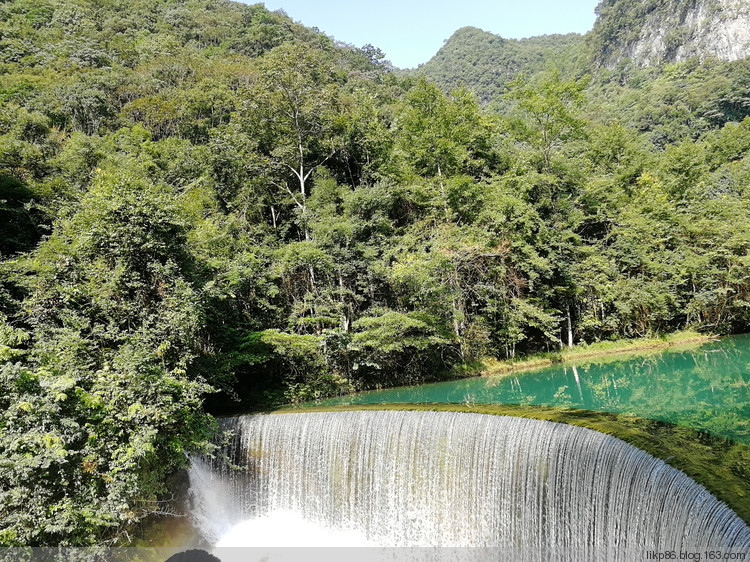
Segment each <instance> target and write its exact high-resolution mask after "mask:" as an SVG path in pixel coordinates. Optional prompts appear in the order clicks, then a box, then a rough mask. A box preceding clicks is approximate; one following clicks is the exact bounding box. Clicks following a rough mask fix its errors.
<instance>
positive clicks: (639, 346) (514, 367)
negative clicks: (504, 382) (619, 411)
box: [464, 331, 719, 377]
mask: <svg viewBox="0 0 750 562" xmlns="http://www.w3.org/2000/svg"><path fill="white" fill-rule="evenodd" d="M718 339H719V337H718V336H715V335H711V334H699V333H697V332H690V331H684V332H674V333H672V334H668V335H666V336H663V337H655V338H638V339H621V340H615V341H605V342H595V343H591V344H583V345H580V344H579V345H575V346H573V347H572V348H566V349H563V350H561V351H550V352H542V353H536V354H534V355H529V356H526V357H519V358H517V359H503V360H498V359H494V358H485V359H482V360H480V361H479V362H478V365H477V366H476V368H475V369H468V370H467V371H466V373H465V374H464V376H483V377H490V376H502V375H508V374H514V373H519V372H523V371H531V370H535V369H542V368H544V367H551V366H552V365H557V364H561V363H568V362H572V361H577V360H579V359H593V358H598V357H607V356H616V355H627V354H630V353H642V352H644V351H660V350H664V349H669V348H674V347H682V346H686V347H690V346H694V345H700V344H704V343H708V342H711V341H717V340H718Z"/></svg>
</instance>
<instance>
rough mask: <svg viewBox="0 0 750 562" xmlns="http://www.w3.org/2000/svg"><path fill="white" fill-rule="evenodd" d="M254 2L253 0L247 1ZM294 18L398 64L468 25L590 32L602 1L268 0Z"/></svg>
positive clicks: (421, 56) (523, 33)
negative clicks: (372, 49) (369, 47)
mask: <svg viewBox="0 0 750 562" xmlns="http://www.w3.org/2000/svg"><path fill="white" fill-rule="evenodd" d="M244 1H245V2H247V3H250V4H253V3H255V2H253V1H252V0H244ZM264 4H265V5H266V8H268V9H269V10H278V9H283V10H284V11H285V12H286V13H287V14H288V15H289V16H290V17H291V18H292V19H293V20H295V21H299V22H301V23H303V24H305V25H307V26H309V27H317V28H318V29H320V30H321V31H323V32H324V33H326V34H328V35H331V36H333V37H335V38H336V39H338V40H339V41H344V42H346V43H351V44H353V45H356V46H357V47H361V46H362V45H365V44H367V43H371V44H372V45H375V46H376V47H379V48H380V49H382V50H383V52H385V54H386V56H387V58H388V59H389V60H390V61H391V62H392V63H393V64H394V65H395V66H397V67H400V68H413V67H415V66H417V65H419V64H421V63H424V62H427V61H428V60H429V59H430V58H431V57H432V55H434V54H435V53H436V52H437V50H438V49H439V48H440V47H441V46H442V44H443V41H445V40H446V39H448V37H450V36H451V35H452V34H453V32H454V31H455V30H457V29H458V28H460V27H464V26H467V25H473V26H474V27H479V28H480V29H484V30H485V31H490V32H492V33H496V34H498V35H501V36H503V37H505V38H514V39H520V38H522V37H531V36H534V35H544V34H549V33H570V32H578V33H585V32H587V31H588V30H590V29H591V26H592V25H593V23H594V19H595V16H594V8H595V7H596V5H597V4H598V0H461V1H459V2H456V0H450V1H449V0H433V1H431V2H425V1H419V2H409V1H408V0H379V1H378V0H369V1H368V2H356V0H318V1H316V0H267V1H265V2H264Z"/></svg>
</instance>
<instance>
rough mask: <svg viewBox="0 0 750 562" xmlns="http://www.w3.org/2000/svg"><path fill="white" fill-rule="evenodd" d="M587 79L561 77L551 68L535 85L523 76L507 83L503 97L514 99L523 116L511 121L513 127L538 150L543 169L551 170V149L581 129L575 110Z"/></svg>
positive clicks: (580, 101) (577, 112)
mask: <svg viewBox="0 0 750 562" xmlns="http://www.w3.org/2000/svg"><path fill="white" fill-rule="evenodd" d="M588 81H589V79H588V77H584V78H580V79H578V80H570V81H564V80H562V79H561V78H560V72H559V71H557V70H555V71H553V72H552V73H551V74H548V75H546V76H545V77H544V78H543V79H542V80H541V81H540V82H539V83H538V85H537V84H530V83H529V82H527V81H526V79H525V78H524V77H523V76H519V77H518V78H516V79H515V80H513V81H511V82H509V83H508V88H509V91H508V93H507V94H506V97H508V98H509V99H511V100H515V101H516V102H517V107H518V109H519V110H520V111H521V113H522V115H523V116H524V117H525V121H520V120H516V121H514V122H513V127H514V129H515V131H516V133H517V134H518V135H519V137H520V138H521V139H523V140H525V141H526V142H528V143H529V144H531V146H533V147H534V148H536V149H537V150H538V151H539V152H540V154H541V156H542V167H543V170H544V171H545V172H550V171H551V163H552V155H553V153H554V151H555V149H556V148H558V147H559V146H560V145H561V144H562V143H563V142H565V141H567V140H569V139H572V138H575V137H577V136H579V135H581V133H582V131H583V123H584V121H583V120H582V119H581V118H580V117H579V111H580V109H581V106H582V105H583V101H584V94H583V89H584V88H585V87H586V85H587V84H588Z"/></svg>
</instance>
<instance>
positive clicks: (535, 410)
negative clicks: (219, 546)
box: [273, 404, 750, 524]
mask: <svg viewBox="0 0 750 562" xmlns="http://www.w3.org/2000/svg"><path fill="white" fill-rule="evenodd" d="M347 410H422V411H424V410H427V411H451V412H473V413H479V414H491V415H505V416H517V417H526V418H533V419H539V420H547V421H553V422H558V423H566V424H570V425H577V426H581V427H586V428H589V429H593V430H596V431H600V432H602V433H606V434H608V435H612V436H614V437H617V438H619V439H622V440H623V441H625V442H627V443H630V444H631V445H634V446H636V447H638V448H639V449H642V450H644V451H646V452H647V453H649V454H651V455H653V456H654V457H656V458H659V459H662V460H663V461H664V462H666V463H667V464H669V465H671V466H673V467H675V468H677V469H679V470H682V471H683V472H684V473H685V474H687V475H688V476H690V477H691V478H692V479H693V480H695V481H696V482H698V483H699V484H701V485H702V486H704V487H705V488H706V489H708V490H709V491H710V492H711V493H712V494H714V495H715V496H716V497H717V498H718V499H720V500H721V501H723V502H724V503H726V504H727V505H728V506H729V507H730V508H731V509H732V510H733V511H734V512H735V513H736V514H737V515H738V516H739V517H740V518H742V519H743V520H744V521H745V522H746V523H748V524H750V446H747V445H743V444H740V443H735V442H734V441H731V440H729V439H724V438H721V437H716V436H712V435H709V434H707V433H703V432H700V431H696V430H694V429H690V428H688V427H683V426H678V425H674V424H670V423H666V422H660V421H656V420H648V419H644V418H639V417H635V416H630V415H625V414H612V413H608V412H596V411H591V410H575V409H569V408H562V407H548V406H520V405H506V404H471V405H467V404H360V405H356V406H351V405H338V406H316V407H306V408H305V409H304V412H306V413H307V412H316V411H317V412H321V411H322V412H335V411H347ZM299 411H300V410H298V409H295V408H284V409H280V410H275V411H274V412H273V413H291V412H299Z"/></svg>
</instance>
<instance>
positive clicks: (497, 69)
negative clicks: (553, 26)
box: [415, 27, 583, 102]
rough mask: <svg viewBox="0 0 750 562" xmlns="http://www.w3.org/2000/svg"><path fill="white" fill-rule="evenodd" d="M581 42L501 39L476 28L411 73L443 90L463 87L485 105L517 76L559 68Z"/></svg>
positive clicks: (466, 30)
mask: <svg viewBox="0 0 750 562" xmlns="http://www.w3.org/2000/svg"><path fill="white" fill-rule="evenodd" d="M582 39H583V37H582V36H581V35H578V34H576V33H570V34H568V35H543V36H541V37H532V38H530V39H504V38H502V37H500V36H499V35H494V34H492V33H489V32H487V31H483V30H481V29H478V28H476V27H462V28H461V29H459V30H458V31H456V32H455V33H454V34H453V35H452V36H451V37H450V39H448V40H447V41H446V42H445V44H444V45H443V47H442V48H441V49H440V50H439V51H438V52H437V54H436V55H435V56H434V57H433V58H432V59H430V60H429V61H428V62H427V63H425V64H423V65H420V66H419V68H417V69H416V71H415V72H416V73H419V74H424V75H425V76H426V77H427V78H429V79H430V80H432V81H434V82H435V83H437V84H438V85H439V86H440V87H441V88H442V89H443V90H452V89H454V88H456V87H458V86H460V85H461V84H466V85H467V86H470V87H471V89H473V90H474V91H475V92H476V93H477V95H478V96H479V98H480V99H481V100H482V101H483V102H488V101H490V100H492V99H494V98H496V97H497V96H499V95H500V94H502V93H503V91H504V84H505V83H506V82H507V81H508V80H512V79H513V78H515V77H516V76H517V75H518V74H519V73H521V72H523V73H526V74H535V73H536V72H538V71H540V70H543V69H544V68H545V67H546V66H547V65H548V64H549V63H550V62H552V61H555V62H556V63H557V64H563V63H564V62H565V61H566V57H568V58H570V56H571V52H572V49H573V48H575V47H576V46H578V45H580V44H581V42H582Z"/></svg>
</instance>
